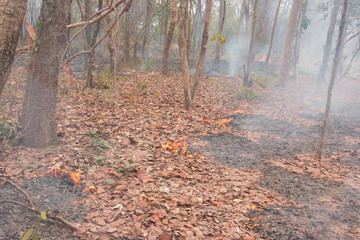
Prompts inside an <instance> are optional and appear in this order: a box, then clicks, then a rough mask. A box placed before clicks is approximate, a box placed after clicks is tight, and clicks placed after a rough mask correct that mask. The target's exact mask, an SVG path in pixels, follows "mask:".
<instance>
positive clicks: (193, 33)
mask: <svg viewBox="0 0 360 240" xmlns="http://www.w3.org/2000/svg"><path fill="white" fill-rule="evenodd" d="M200 11H201V0H198V2H197V5H196V10H195V15H194V24H193V25H192V29H191V34H190V35H191V37H193V47H192V49H194V50H195V46H196V31H195V29H196V28H197V26H198V24H199V12H200Z"/></svg>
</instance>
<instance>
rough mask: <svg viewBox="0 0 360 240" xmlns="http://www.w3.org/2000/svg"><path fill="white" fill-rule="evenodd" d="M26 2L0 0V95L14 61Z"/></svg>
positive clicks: (20, 0)
mask: <svg viewBox="0 0 360 240" xmlns="http://www.w3.org/2000/svg"><path fill="white" fill-rule="evenodd" d="M26 2H27V1H26V0H17V1H14V0H0V13H1V14H0V97H1V94H2V91H3V89H4V86H5V83H6V80H7V76H8V74H9V72H10V66H11V64H12V63H13V61H14V56H15V50H16V45H17V42H18V39H19V34H20V31H21V26H22V22H23V21H24V15H25V12H26Z"/></svg>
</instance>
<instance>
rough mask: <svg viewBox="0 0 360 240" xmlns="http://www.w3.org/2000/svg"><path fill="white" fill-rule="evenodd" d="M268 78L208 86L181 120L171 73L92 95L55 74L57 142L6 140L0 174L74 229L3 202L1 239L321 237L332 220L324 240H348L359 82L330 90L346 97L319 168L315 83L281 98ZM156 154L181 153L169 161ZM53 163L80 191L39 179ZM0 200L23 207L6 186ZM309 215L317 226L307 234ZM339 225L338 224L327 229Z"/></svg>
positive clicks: (129, 80) (136, 74)
mask: <svg viewBox="0 0 360 240" xmlns="http://www.w3.org/2000/svg"><path fill="white" fill-rule="evenodd" d="M257 77H258V78H259V76H257ZM25 79H26V70H25V68H24V67H22V66H17V67H14V69H13V71H12V74H11V77H10V79H9V82H10V84H9V88H8V89H7V90H6V92H5V93H4V95H3V97H2V99H1V106H2V109H1V114H2V116H3V119H2V120H5V118H6V123H7V124H8V127H7V128H8V129H10V131H9V132H8V134H7V135H6V136H9V134H10V132H13V133H14V134H15V135H16V134H17V132H16V127H15V126H16V125H18V117H19V113H20V109H21V103H22V102H21V101H22V91H23V87H24V83H25V82H24V81H25ZM266 79H268V78H263V79H260V78H259V79H257V81H255V85H254V87H253V88H243V87H242V86H241V79H240V78H233V77H231V78H228V77H226V76H225V75H221V74H220V75H217V76H216V77H211V78H210V77H209V78H205V80H204V85H206V87H205V88H201V90H200V92H199V96H198V98H197V100H198V103H197V105H198V107H197V108H196V109H195V110H194V111H190V112H187V111H185V110H184V109H183V93H182V90H181V89H182V82H181V75H180V74H176V73H173V74H171V75H170V76H168V77H163V76H161V75H159V74H158V73H156V72H147V71H142V70H133V69H123V71H122V72H121V74H119V76H118V77H111V76H110V75H109V74H108V73H107V72H106V71H102V72H101V73H99V74H98V77H97V79H96V86H97V88H96V89H92V90H83V86H84V82H83V81H81V80H78V79H68V78H67V77H66V76H65V75H64V76H62V77H61V80H60V86H59V93H58V96H59V100H58V111H57V112H58V123H59V128H58V131H59V140H60V142H59V145H57V146H54V147H50V148H46V149H29V148H25V147H22V146H18V145H13V144H16V136H15V137H14V138H10V139H8V140H4V141H2V154H1V170H2V174H3V175H6V176H7V177H10V178H11V179H12V180H13V181H16V182H18V183H19V185H20V186H21V187H22V188H23V189H25V190H27V191H28V192H29V195H30V197H31V198H33V199H34V203H35V204H36V205H37V206H38V207H39V208H42V209H46V211H52V212H53V211H55V212H56V213H57V214H60V215H62V216H64V217H66V218H67V219H68V220H69V221H71V222H73V223H74V224H75V225H76V226H77V227H78V229H77V231H76V232H73V231H69V230H67V229H66V228H65V227H64V226H61V224H60V226H58V225H59V224H58V223H52V222H46V224H45V225H44V224H43V221H41V220H38V218H39V216H37V215H36V214H34V213H32V212H30V211H29V212H27V211H26V210H24V209H22V208H21V207H19V206H13V205H6V207H5V204H1V205H0V206H1V208H2V209H1V214H2V216H1V218H0V219H1V220H0V224H1V226H4V228H2V229H1V230H0V238H9V237H10V238H11V237H14V236H16V238H19V237H20V236H21V235H23V234H24V233H25V232H26V231H27V230H28V229H30V228H34V229H36V231H37V232H38V233H39V234H40V235H41V236H42V237H43V238H45V239H61V238H62V239H64V238H66V239H72V238H73V239H158V238H160V239H260V238H265V239H311V237H312V238H313V239H321V238H323V239H330V238H327V237H329V235H326V234H324V232H326V230H327V227H326V224H327V223H328V222H329V221H331V223H332V225H331V226H337V227H336V228H335V229H334V230H333V233H335V234H334V235H330V237H334V238H333V239H336V238H337V237H340V238H342V239H355V238H356V236H357V234H359V216H356V214H351V212H354V208H356V207H357V205H356V201H357V200H358V199H359V192H358V191H359V181H360V175H359V174H360V173H359V165H358V163H359V150H358V149H359V148H358V147H359V140H358V139H359V138H358V137H359V128H358V126H359V125H357V124H358V120H357V121H356V119H359V118H357V117H358V115H359V112H358V109H359V108H357V106H359V98H358V95H357V92H358V91H357V90H358V89H359V83H358V82H356V81H354V80H351V79H347V80H345V81H343V82H341V83H340V84H341V86H343V88H345V87H348V89H345V91H344V92H343V91H340V90H339V91H338V92H337V93H334V95H335V96H339V98H340V99H339V101H337V102H338V103H341V104H339V105H335V108H334V109H335V110H336V111H335V112H334V114H333V116H334V121H336V122H337V123H338V124H335V125H333V128H331V129H330V136H331V138H330V140H329V142H328V145H327V146H326V148H327V149H328V150H327V152H326V156H325V158H324V159H323V160H322V162H321V166H319V162H318V161H317V160H315V159H314V158H313V152H314V151H313V149H314V147H316V143H317V136H319V132H317V131H318V129H319V126H320V123H321V116H322V114H321V109H322V108H323V107H324V96H325V92H326V87H325V85H323V86H317V87H318V88H319V87H320V88H321V89H323V90H321V91H320V92H319V91H315V89H316V88H315V86H316V85H312V84H311V82H314V79H313V78H312V77H311V76H302V78H301V79H300V80H299V82H298V83H296V84H291V86H290V88H289V89H286V90H278V89H277V88H275V85H276V78H274V79H273V78H271V79H268V81H267V80H266ZM304 84H306V86H307V87H301V86H304ZM339 89H340V88H339ZM356 89H357V90H356ZM356 91H357V92H356ZM304 93H306V94H304ZM338 126H340V128H337V127H338ZM339 131H341V132H340V133H339ZM308 136H309V137H308ZM177 140H180V141H177ZM308 140H309V141H308ZM185 143H187V149H186V150H185V149H184V148H185V146H186V144H185ZM166 144H168V146H172V147H174V145H176V144H180V146H179V147H178V148H176V149H177V150H179V151H178V152H174V151H172V149H170V147H167V148H165V147H164V146H165V145H166ZM332 146H335V147H332ZM329 149H330V150H329ZM200 152H201V153H200ZM181 153H183V154H181ZM191 155H192V156H191ZM55 166H57V167H58V168H60V169H64V170H66V171H67V172H68V173H76V170H77V169H80V170H81V178H80V183H79V184H74V183H72V184H70V183H68V182H69V181H64V177H60V178H59V177H56V176H51V175H50V176H49V175H45V176H39V173H41V172H44V171H48V170H49V169H56V168H55ZM41 186H43V187H41ZM50 186H51V187H50ZM91 186H93V187H94V189H93V190H91V189H89V187H91ZM299 186H300V187H299ZM301 186H310V187H303V188H301ZM319 186H320V188H321V189H320V191H318V188H319ZM294 189H295V190H294ZM329 189H330V190H331V191H329ZM339 189H342V190H343V191H342V192H341V191H339ZM344 189H347V190H348V191H345V190H344ZM84 190H85V191H84ZM0 193H1V194H2V195H3V196H4V197H9V198H12V199H14V200H18V201H24V199H22V198H21V196H19V195H16V193H15V192H14V189H12V188H11V186H9V185H7V184H3V185H2V186H1V187H0ZM60 196H62V197H63V198H60ZM64 196H65V197H64ZM351 204H352V205H351ZM313 206H314V209H312V207H313ZM13 208H17V210H16V211H15V212H14V213H11V209H13ZM329 208H333V209H335V210H336V209H340V210H336V214H332V213H333V212H334V211H335V210H333V212H331V211H330V210H329V211H325V210H326V209H329ZM309 209H310V210H311V211H309ZM306 213H310V214H311V216H314V217H311V216H310V215H309V214H308V215H306ZM320 213H321V214H320ZM346 214H349V215H348V216H346ZM299 216H300V217H299ZM299 218H300V220H301V221H298V222H297V220H298V219H299ZM334 218H337V220H334ZM6 219H11V220H6ZM309 219H312V220H313V221H314V222H316V223H317V224H315V225H314V224H313V225H312V226H313V227H312V228H309V227H308V226H309V225H307V224H309ZM341 219H343V220H344V225H336V224H337V223H339V221H340V222H341ZM41 223H42V224H41ZM324 226H325V227H324ZM335 237H336V238H335Z"/></svg>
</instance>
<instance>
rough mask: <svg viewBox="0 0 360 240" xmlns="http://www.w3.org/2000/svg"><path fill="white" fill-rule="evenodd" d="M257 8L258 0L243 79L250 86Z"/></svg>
mask: <svg viewBox="0 0 360 240" xmlns="http://www.w3.org/2000/svg"><path fill="white" fill-rule="evenodd" d="M257 9H258V0H255V3H254V15H253V24H252V28H251V39H250V47H249V52H248V56H247V66H246V71H245V67H244V71H245V72H244V79H243V84H244V86H249V85H251V82H250V81H249V74H250V71H251V65H252V62H253V58H252V57H253V48H254V43H255V30H256V22H257Z"/></svg>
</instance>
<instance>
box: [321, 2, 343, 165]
mask: <svg viewBox="0 0 360 240" xmlns="http://www.w3.org/2000/svg"><path fill="white" fill-rule="evenodd" d="M347 6H348V0H344V6H343V10H342V14H341V23H340V27H339V35H338V40H337V45H336V50H335V57H334V63H333V68H332V73H331V79H330V83H329V88H328V93H327V100H326V109H325V116H324V123H323V127H322V131H321V137H320V143H319V148H318V150H317V152H316V158H318V159H320V158H321V156H322V153H323V149H324V142H325V134H326V128H327V125H328V120H329V113H330V106H331V97H332V89H333V87H334V83H335V78H336V75H337V73H336V72H337V70H338V63H339V56H340V51H341V48H342V41H343V33H344V26H345V22H346V11H347Z"/></svg>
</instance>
